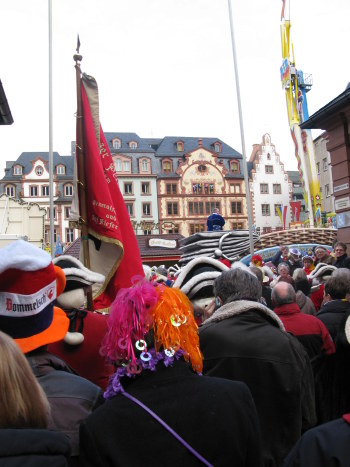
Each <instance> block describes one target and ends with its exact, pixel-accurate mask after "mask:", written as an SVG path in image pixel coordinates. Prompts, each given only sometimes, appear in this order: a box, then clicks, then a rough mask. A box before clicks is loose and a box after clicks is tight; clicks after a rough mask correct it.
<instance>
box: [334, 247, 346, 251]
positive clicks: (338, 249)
mask: <svg viewBox="0 0 350 467" xmlns="http://www.w3.org/2000/svg"><path fill="white" fill-rule="evenodd" d="M335 251H344V249H343V248H336V249H335Z"/></svg>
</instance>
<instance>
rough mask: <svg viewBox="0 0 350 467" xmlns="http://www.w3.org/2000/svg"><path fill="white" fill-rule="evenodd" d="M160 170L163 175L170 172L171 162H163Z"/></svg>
mask: <svg viewBox="0 0 350 467" xmlns="http://www.w3.org/2000/svg"><path fill="white" fill-rule="evenodd" d="M162 169H163V173H169V172H171V161H163V162H162Z"/></svg>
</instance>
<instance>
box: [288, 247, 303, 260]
mask: <svg viewBox="0 0 350 467" xmlns="http://www.w3.org/2000/svg"><path fill="white" fill-rule="evenodd" d="M300 256H301V253H300V251H299V250H298V248H291V250H290V251H289V257H290V258H291V260H292V261H299V259H300Z"/></svg>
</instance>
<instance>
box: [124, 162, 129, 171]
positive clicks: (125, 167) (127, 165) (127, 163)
mask: <svg viewBox="0 0 350 467" xmlns="http://www.w3.org/2000/svg"><path fill="white" fill-rule="evenodd" d="M129 171H130V162H129V161H123V172H129Z"/></svg>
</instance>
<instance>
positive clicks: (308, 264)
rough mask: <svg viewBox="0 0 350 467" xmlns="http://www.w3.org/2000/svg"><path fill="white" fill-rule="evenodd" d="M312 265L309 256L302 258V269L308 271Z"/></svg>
mask: <svg viewBox="0 0 350 467" xmlns="http://www.w3.org/2000/svg"><path fill="white" fill-rule="evenodd" d="M312 264H313V261H312V258H311V256H304V257H303V265H304V268H306V269H310V268H311V266H312Z"/></svg>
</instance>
